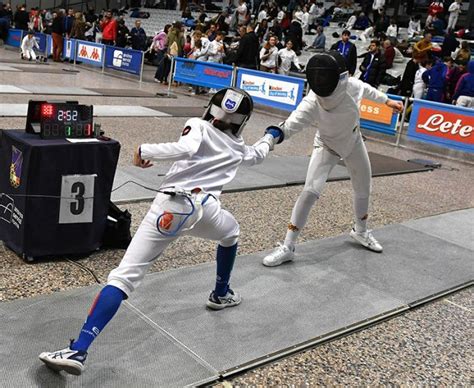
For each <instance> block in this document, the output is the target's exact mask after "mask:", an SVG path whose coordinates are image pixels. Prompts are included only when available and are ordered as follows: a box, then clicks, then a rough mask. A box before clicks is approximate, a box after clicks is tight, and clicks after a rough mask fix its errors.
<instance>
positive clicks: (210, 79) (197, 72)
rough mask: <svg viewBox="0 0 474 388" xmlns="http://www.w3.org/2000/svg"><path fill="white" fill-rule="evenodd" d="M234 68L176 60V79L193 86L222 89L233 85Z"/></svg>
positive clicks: (184, 59)
mask: <svg viewBox="0 0 474 388" xmlns="http://www.w3.org/2000/svg"><path fill="white" fill-rule="evenodd" d="M232 70H233V69H232V66H229V65H222V64H220V63H213V62H203V61H195V60H193V59H186V58H175V72H174V77H173V78H174V79H175V80H176V81H179V82H184V83H187V84H191V85H197V86H204V87H207V88H215V89H221V88H226V87H229V86H231V84H232Z"/></svg>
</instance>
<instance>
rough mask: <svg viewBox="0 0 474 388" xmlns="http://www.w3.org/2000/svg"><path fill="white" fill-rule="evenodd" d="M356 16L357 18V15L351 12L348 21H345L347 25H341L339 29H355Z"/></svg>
mask: <svg viewBox="0 0 474 388" xmlns="http://www.w3.org/2000/svg"><path fill="white" fill-rule="evenodd" d="M357 16H358V13H357V12H353V13H352V15H351V16H350V18H349V20H347V23H342V24H341V27H343V28H344V29H346V30H352V29H353V28H354V29H356V28H355V24H356V22H357Z"/></svg>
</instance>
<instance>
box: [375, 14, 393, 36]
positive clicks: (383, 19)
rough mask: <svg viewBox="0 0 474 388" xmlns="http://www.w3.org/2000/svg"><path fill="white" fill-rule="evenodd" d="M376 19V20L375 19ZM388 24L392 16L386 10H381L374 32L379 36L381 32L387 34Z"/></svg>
mask: <svg viewBox="0 0 474 388" xmlns="http://www.w3.org/2000/svg"><path fill="white" fill-rule="evenodd" d="M374 21H375V20H374ZM388 26H390V18H389V17H388V16H387V14H386V13H385V11H383V10H382V11H381V12H380V16H379V18H378V20H377V21H376V22H375V25H374V34H375V36H376V37H379V36H380V35H381V34H385V31H387V28H388Z"/></svg>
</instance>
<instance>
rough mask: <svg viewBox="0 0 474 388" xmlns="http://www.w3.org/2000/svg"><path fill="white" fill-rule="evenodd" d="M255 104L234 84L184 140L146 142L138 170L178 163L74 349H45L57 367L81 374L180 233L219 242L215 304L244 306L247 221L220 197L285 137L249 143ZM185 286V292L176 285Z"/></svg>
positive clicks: (274, 134) (211, 302) (190, 125)
mask: <svg viewBox="0 0 474 388" xmlns="http://www.w3.org/2000/svg"><path fill="white" fill-rule="evenodd" d="M252 109H253V103H252V99H251V97H250V96H249V95H248V93H246V92H245V91H242V90H238V89H234V88H227V89H222V90H220V91H219V92H217V93H216V94H215V95H214V96H213V97H212V98H211V101H210V103H209V105H208V107H207V109H206V111H205V113H204V116H203V118H202V119H198V118H194V119H190V120H188V121H187V123H186V125H185V127H184V129H183V132H182V134H181V137H180V138H179V141H177V142H174V143H160V144H142V145H141V146H140V147H139V148H138V149H137V151H136V152H135V155H134V164H135V165H136V166H138V167H142V168H147V167H151V165H152V161H153V160H154V161H160V160H173V161H175V163H174V164H173V166H172V167H171V169H170V170H169V172H168V174H167V175H166V178H165V180H164V182H163V183H162V185H161V188H160V191H159V193H158V194H157V196H156V198H155V200H154V201H153V204H152V205H151V208H150V210H149V212H148V213H147V215H146V216H145V218H144V219H143V221H142V223H141V225H140V227H139V228H138V230H137V232H136V233H135V235H134V237H133V239H132V242H131V243H130V245H129V247H128V249H127V252H126V253H125V255H124V257H123V259H122V261H121V262H120V265H119V266H118V267H117V268H116V269H114V270H113V271H112V272H111V273H110V274H109V277H108V281H107V285H106V286H105V287H104V288H103V289H102V290H101V291H100V292H99V294H98V295H97V297H96V300H95V301H94V303H93V307H92V308H91V310H90V312H89V314H88V317H87V319H86V321H85V323H84V325H83V327H82V330H81V331H80V333H79V337H78V339H77V340H72V341H71V344H70V345H69V347H67V348H65V349H62V350H58V351H54V352H44V353H41V354H40V356H39V358H40V359H41V360H42V361H43V362H44V363H45V364H46V365H47V366H48V367H50V368H52V369H54V370H56V371H60V370H64V371H66V372H68V373H71V374H76V375H79V374H81V373H82V370H83V369H84V363H85V361H86V358H87V352H88V349H89V346H90V345H91V344H92V342H93V341H94V339H95V338H96V337H97V336H98V335H99V334H100V333H101V332H102V331H103V329H104V327H105V326H106V325H107V323H108V322H109V321H110V320H111V319H112V317H113V316H114V315H115V313H116V312H117V311H118V309H119V307H120V305H121V303H122V301H123V300H124V299H126V298H127V297H128V296H129V295H130V293H131V292H133V291H134V290H135V289H136V288H137V287H138V286H139V285H140V283H141V282H142V280H143V277H144V276H145V273H146V272H147V270H148V269H149V268H150V267H151V265H152V264H153V262H154V261H155V260H156V259H157V258H158V257H159V256H160V255H161V254H162V252H163V250H164V249H165V248H166V247H167V246H168V245H169V244H170V243H171V242H173V241H175V240H176V239H177V238H178V237H179V236H182V235H190V236H195V237H200V238H204V239H210V240H214V241H217V242H218V247H217V255H216V262H217V270H216V281H215V288H214V290H213V291H212V292H211V294H210V296H209V299H208V300H207V307H209V308H210V309H214V310H221V309H223V308H226V307H232V306H237V305H238V304H239V303H240V301H241V297H240V295H239V293H238V292H234V291H233V290H232V289H231V288H230V285H229V282H230V275H231V271H232V268H233V265H234V260H235V256H236V252H237V240H238V237H239V224H238V223H237V221H236V220H235V218H234V217H233V215H232V214H231V213H230V212H228V211H227V210H224V209H222V208H221V205H220V202H219V195H220V193H221V191H222V187H223V186H224V185H225V184H227V183H229V182H230V181H231V180H232V179H233V178H234V177H235V174H236V172H237V169H238V167H239V166H240V165H253V164H256V163H260V162H262V161H263V160H264V159H265V157H266V156H267V155H268V153H269V151H270V149H271V148H273V145H274V144H275V142H276V141H277V140H279V138H280V136H281V131H280V130H278V129H270V130H269V133H267V134H266V135H265V136H264V137H262V138H261V139H260V140H259V141H258V142H257V143H256V144H254V145H253V146H247V145H245V143H244V141H243V139H242V137H241V132H242V129H243V128H244V126H245V124H246V122H247V120H248V118H249V116H250V114H251V112H252ZM176 291H178V290H176Z"/></svg>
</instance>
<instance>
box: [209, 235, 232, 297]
mask: <svg viewBox="0 0 474 388" xmlns="http://www.w3.org/2000/svg"><path fill="white" fill-rule="evenodd" d="M236 254H237V243H236V244H234V245H232V246H231V247H223V246H222V245H218V246H217V256H216V261H217V277H216V288H215V290H214V292H215V294H216V295H217V296H224V295H225V294H227V290H228V289H229V280H230V273H231V272H232V268H233V267H234V261H235V256H236Z"/></svg>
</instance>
